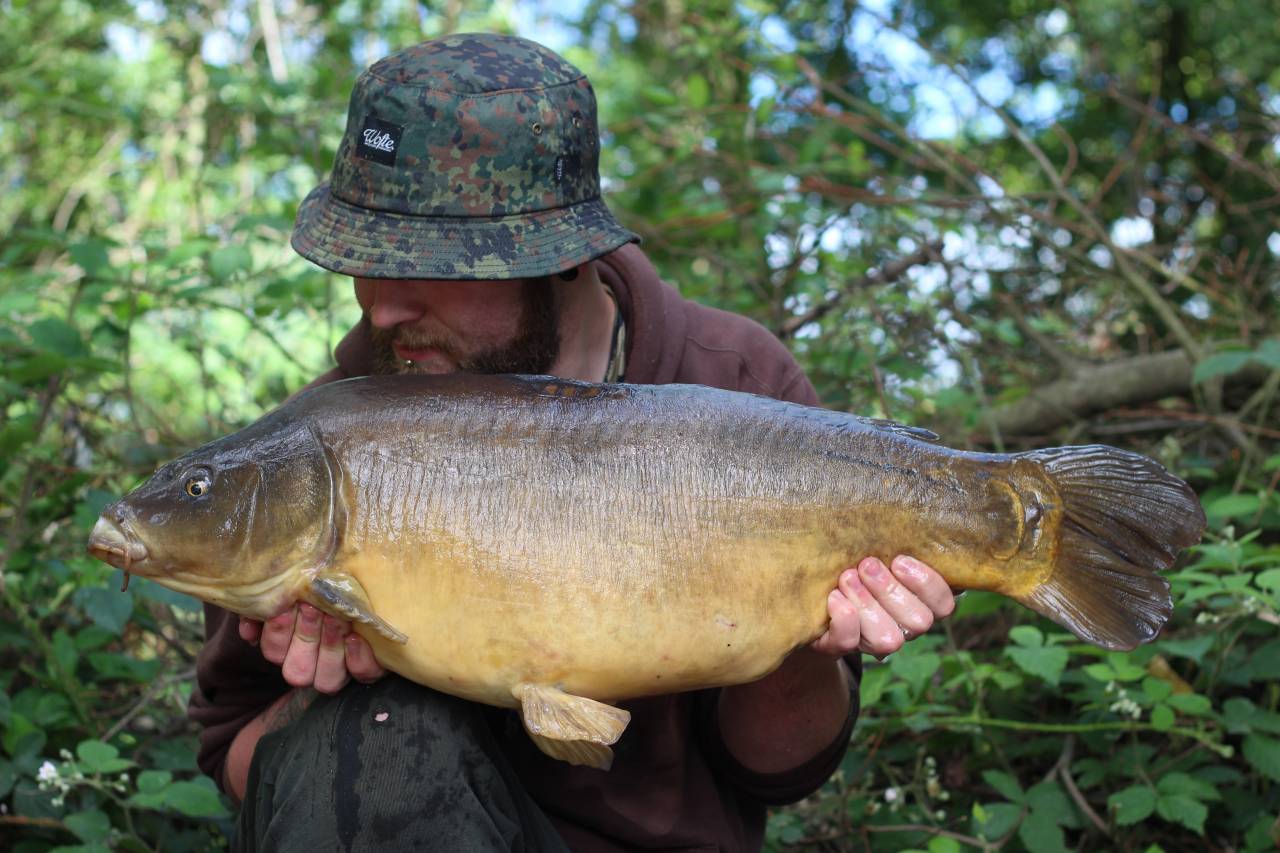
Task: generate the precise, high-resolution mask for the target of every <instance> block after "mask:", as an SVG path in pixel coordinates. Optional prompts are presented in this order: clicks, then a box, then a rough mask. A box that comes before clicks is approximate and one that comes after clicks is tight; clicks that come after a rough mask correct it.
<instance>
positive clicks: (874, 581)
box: [858, 557, 933, 637]
mask: <svg viewBox="0 0 1280 853" xmlns="http://www.w3.org/2000/svg"><path fill="white" fill-rule="evenodd" d="M858 575H859V576H860V577H861V578H862V582H863V583H864V584H866V586H867V589H869V590H871V594H872V595H873V596H875V599H876V601H877V602H878V603H879V604H880V606H881V607H883V608H884V611H885V613H887V614H889V618H891V619H892V620H893V621H894V622H896V623H897V626H898V633H899V634H901V633H902V632H903V631H907V632H909V633H910V635H911V636H912V637H918V636H920V635H921V634H923V633H925V632H927V631H928V630H929V629H930V628H932V627H933V611H932V610H930V609H929V608H928V606H926V605H925V603H924V602H923V601H921V600H920V599H919V598H918V597H917V596H916V594H915V593H914V592H912V591H911V590H910V589H908V588H907V587H906V586H904V585H903V584H901V583H899V582H898V579H897V577H895V576H894V574H893V573H892V572H890V571H889V569H888V568H887V567H886V566H885V564H884V563H882V562H880V561H879V560H877V559H875V558H874V557H868V558H867V559H865V560H863V561H862V562H861V563H859V564H858Z"/></svg>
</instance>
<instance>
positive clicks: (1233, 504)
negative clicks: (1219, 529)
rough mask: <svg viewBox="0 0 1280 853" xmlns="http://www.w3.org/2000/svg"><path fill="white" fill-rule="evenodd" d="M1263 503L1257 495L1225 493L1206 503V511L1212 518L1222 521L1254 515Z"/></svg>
mask: <svg viewBox="0 0 1280 853" xmlns="http://www.w3.org/2000/svg"><path fill="white" fill-rule="evenodd" d="M1261 505H1262V501H1261V500H1260V499H1259V498H1258V496H1257V495H1223V496H1222V497H1220V498H1216V499H1214V500H1212V501H1209V503H1207V504H1205V506H1204V512H1205V515H1207V516H1209V518H1210V519H1213V520H1215V521H1221V520H1223V519H1226V518H1238V517H1240V516H1242V515H1253V514H1254V513H1255V512H1257V511H1258V507H1260V506H1261Z"/></svg>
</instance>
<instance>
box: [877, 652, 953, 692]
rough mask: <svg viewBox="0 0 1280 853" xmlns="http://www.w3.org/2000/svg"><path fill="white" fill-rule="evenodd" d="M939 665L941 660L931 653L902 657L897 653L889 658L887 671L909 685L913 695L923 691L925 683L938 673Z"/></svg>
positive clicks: (902, 655)
mask: <svg viewBox="0 0 1280 853" xmlns="http://www.w3.org/2000/svg"><path fill="white" fill-rule="evenodd" d="M941 665H942V658H940V657H938V655H936V654H934V653H933V652H924V653H922V654H914V655H911V654H906V655H904V654H902V653H901V652H899V653H898V654H896V655H893V656H892V657H891V658H889V669H890V670H891V671H892V672H893V674H894V675H896V676H898V677H899V678H901V679H903V680H904V681H906V682H907V683H908V684H910V685H911V692H912V693H913V694H915V695H918V694H919V693H920V691H921V690H923V689H924V685H925V682H927V681H928V680H929V679H930V678H931V677H932V676H933V674H934V673H935V672H937V671H938V667H939V666H941Z"/></svg>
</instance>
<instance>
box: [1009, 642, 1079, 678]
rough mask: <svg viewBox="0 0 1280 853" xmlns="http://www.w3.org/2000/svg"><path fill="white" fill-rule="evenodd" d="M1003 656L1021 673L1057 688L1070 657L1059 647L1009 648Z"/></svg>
mask: <svg viewBox="0 0 1280 853" xmlns="http://www.w3.org/2000/svg"><path fill="white" fill-rule="evenodd" d="M1005 654H1006V655H1008V656H1009V657H1010V658H1012V660H1013V662H1014V663H1016V664H1017V665H1018V668H1019V669H1021V670H1022V671H1023V672H1026V673H1028V674H1030V675H1035V676H1038V677H1040V678H1043V679H1044V680H1045V681H1046V682H1048V683H1049V684H1052V685H1053V686H1054V687H1056V686H1058V680H1059V679H1060V678H1061V677H1062V673H1063V671H1064V670H1065V669H1066V668H1067V659H1068V658H1069V657H1070V655H1069V653H1068V652H1067V650H1066V649H1064V648H1061V647H1059V646H1041V647H1039V648H1020V647H1010V648H1007V649H1005Z"/></svg>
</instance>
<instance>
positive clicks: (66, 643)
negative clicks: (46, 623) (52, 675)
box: [53, 630, 80, 677]
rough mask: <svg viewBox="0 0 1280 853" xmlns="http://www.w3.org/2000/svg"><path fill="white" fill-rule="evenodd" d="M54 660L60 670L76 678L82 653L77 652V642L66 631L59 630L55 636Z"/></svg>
mask: <svg viewBox="0 0 1280 853" xmlns="http://www.w3.org/2000/svg"><path fill="white" fill-rule="evenodd" d="M53 658H54V660H55V661H57V663H58V668H59V669H61V670H62V671H63V672H64V673H65V674H66V675H68V676H72V677H74V676H75V673H76V664H77V663H79V662H80V652H79V651H77V650H76V643H75V640H73V639H71V637H70V635H68V634H67V632H66V631H62V630H58V631H55V632H54V634H53Z"/></svg>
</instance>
